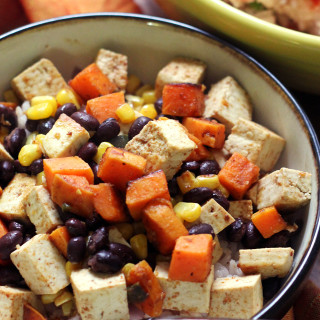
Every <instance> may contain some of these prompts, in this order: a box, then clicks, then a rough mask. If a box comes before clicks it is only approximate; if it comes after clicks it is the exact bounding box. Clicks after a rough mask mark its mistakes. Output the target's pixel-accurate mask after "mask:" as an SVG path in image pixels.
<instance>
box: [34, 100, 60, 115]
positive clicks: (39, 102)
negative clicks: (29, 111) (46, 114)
mask: <svg viewBox="0 0 320 320" xmlns="http://www.w3.org/2000/svg"><path fill="white" fill-rule="evenodd" d="M41 103H49V104H50V105H51V106H52V113H51V116H52V117H53V116H54V115H55V114H56V112H57V108H58V104H57V100H56V99H55V98H54V97H52V96H37V97H34V98H32V99H31V107H34V106H36V105H37V104H41Z"/></svg>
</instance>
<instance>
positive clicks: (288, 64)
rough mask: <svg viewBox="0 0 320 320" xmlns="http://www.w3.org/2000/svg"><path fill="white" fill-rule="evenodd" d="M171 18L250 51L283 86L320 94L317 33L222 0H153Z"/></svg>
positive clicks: (319, 51) (319, 48) (319, 40)
mask: <svg viewBox="0 0 320 320" xmlns="http://www.w3.org/2000/svg"><path fill="white" fill-rule="evenodd" d="M156 1H157V2H158V4H159V5H160V7H161V8H162V9H163V10H164V11H165V12H166V13H167V14H168V16H169V17H170V18H173V19H176V20H178V21H183V22H187V23H190V24H192V25H195V26H197V27H200V28H202V29H206V30H207V31H210V32H213V33H214V34H216V35H219V36H220V37H223V38H225V39H227V40H229V42H233V43H234V44H236V45H237V46H238V47H240V48H241V49H243V50H245V51H246V52H248V53H250V54H251V55H252V56H253V57H254V58H256V59H257V60H258V61H260V62H262V63H263V64H264V65H265V66H267V67H268V68H269V70H271V71H272V72H273V73H274V74H275V75H276V76H277V77H278V78H279V79H280V80H281V81H282V82H283V83H284V84H285V85H286V86H288V87H290V88H293V89H296V90H300V91H304V92H309V93H315V94H320V36H314V35H310V34H306V33H302V32H299V31H294V30H290V29H287V28H284V27H280V26H277V25H274V24H272V23H269V22H265V21H263V20H261V19H258V18H256V17H254V16H251V15H249V14H247V13H245V12H243V11H240V10H238V9H236V8H234V7H232V6H231V5H229V4H227V3H225V2H223V1H221V0H187V1H184V0H156Z"/></svg>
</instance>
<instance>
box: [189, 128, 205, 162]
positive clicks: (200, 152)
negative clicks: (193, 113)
mask: <svg viewBox="0 0 320 320" xmlns="http://www.w3.org/2000/svg"><path fill="white" fill-rule="evenodd" d="M188 137H189V139H190V140H192V141H193V142H194V143H195V144H196V148H195V149H194V150H193V151H192V152H191V154H190V155H189V157H188V158H187V159H186V161H201V160H206V159H208V158H209V156H210V152H209V150H208V149H207V148H206V147H205V146H204V145H203V143H202V142H201V141H200V139H198V138H197V137H196V136H194V135H193V134H191V133H189V134H188Z"/></svg>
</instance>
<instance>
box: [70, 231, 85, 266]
mask: <svg viewBox="0 0 320 320" xmlns="http://www.w3.org/2000/svg"><path fill="white" fill-rule="evenodd" d="M85 254H86V240H85V238H84V237H74V238H71V239H70V240H69V242H68V248H67V258H68V260H69V261H70V262H73V263H78V262H81V261H82V260H83V258H84V256H85Z"/></svg>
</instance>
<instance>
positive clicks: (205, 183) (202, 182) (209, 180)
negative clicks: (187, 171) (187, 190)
mask: <svg viewBox="0 0 320 320" xmlns="http://www.w3.org/2000/svg"><path fill="white" fill-rule="evenodd" d="M196 180H197V184H198V187H206V188H209V189H212V190H214V189H217V188H218V187H219V186H220V182H219V178H218V176H217V175H216V174H207V175H200V176H197V177H196Z"/></svg>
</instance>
